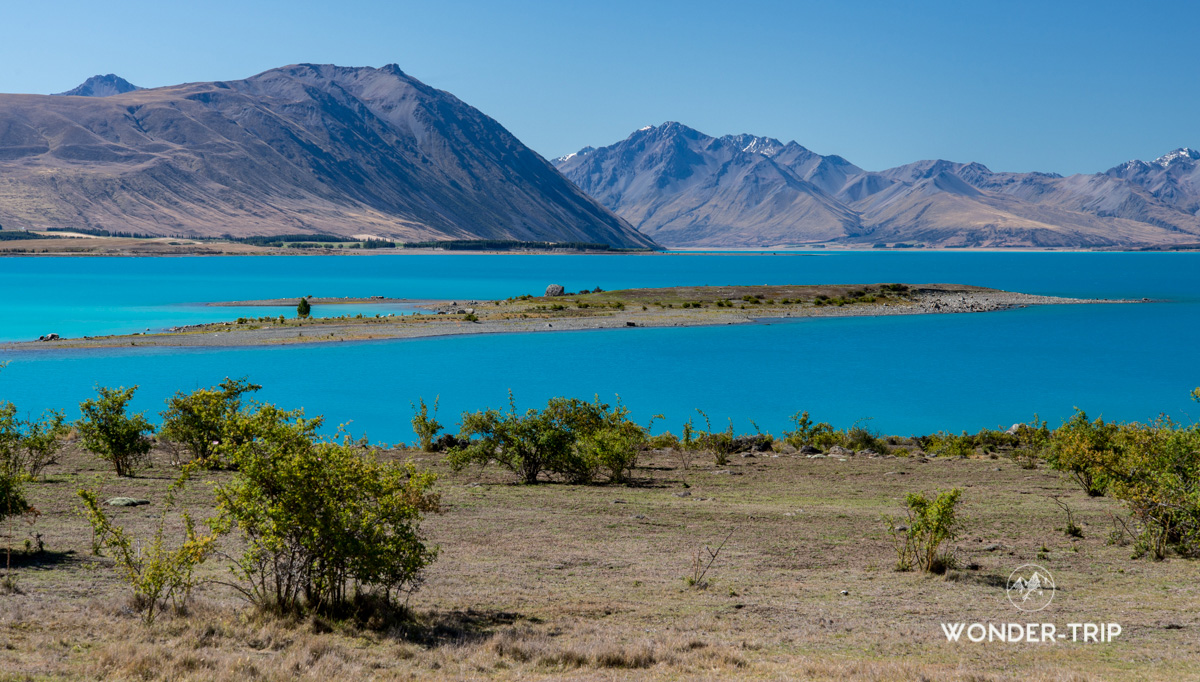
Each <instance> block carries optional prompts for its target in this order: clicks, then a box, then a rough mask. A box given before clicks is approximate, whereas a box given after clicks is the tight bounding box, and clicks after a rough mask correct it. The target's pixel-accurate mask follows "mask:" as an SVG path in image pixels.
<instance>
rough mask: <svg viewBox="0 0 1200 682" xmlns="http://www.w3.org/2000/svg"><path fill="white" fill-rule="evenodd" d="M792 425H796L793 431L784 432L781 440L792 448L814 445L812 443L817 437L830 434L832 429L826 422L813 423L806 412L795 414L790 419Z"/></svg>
mask: <svg viewBox="0 0 1200 682" xmlns="http://www.w3.org/2000/svg"><path fill="white" fill-rule="evenodd" d="M791 420H792V423H793V424H795V425H796V429H795V430H794V431H784V432H783V439H784V441H785V442H787V443H788V444H789V445H791V446H792V447H794V448H797V449H799V448H802V447H804V446H805V445H813V446H815V445H816V444H815V443H814V441H815V440H816V438H817V437H818V436H820V435H821V434H824V433H831V432H832V431H833V427H832V426H830V425H829V424H828V423H826V422H815V423H814V422H813V420H812V419H811V418H809V416H808V412H807V411H805V412H797V413H796V414H793V415H792V417H791Z"/></svg>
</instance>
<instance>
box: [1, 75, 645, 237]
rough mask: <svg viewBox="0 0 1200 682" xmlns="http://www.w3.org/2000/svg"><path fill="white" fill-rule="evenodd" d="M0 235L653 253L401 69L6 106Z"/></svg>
mask: <svg viewBox="0 0 1200 682" xmlns="http://www.w3.org/2000/svg"><path fill="white" fill-rule="evenodd" d="M0 225H2V226H3V228H4V229H9V230H11V229H37V228H46V227H66V228H72V227H74V228H92V229H108V230H111V231H120V232H135V233H146V234H154V235H170V236H219V235H224V234H230V235H234V236H249V235H271V234H295V233H314V232H321V233H331V234H339V235H350V236H371V237H382V238H396V239H402V240H426V239H516V240H528V241H552V242H588V243H598V242H599V243H605V244H609V245H613V246H620V247H649V246H653V241H652V240H651V239H650V238H649V237H647V236H645V235H644V234H642V233H640V232H638V231H637V230H635V229H634V228H633V227H632V226H631V225H630V224H629V223H628V222H626V221H625V220H623V219H621V218H619V217H617V216H616V215H614V214H613V213H612V212H611V211H609V210H608V209H607V208H605V207H604V206H602V205H600V204H599V203H598V202H597V201H595V200H594V199H592V198H591V197H589V196H587V195H586V194H584V193H583V192H582V191H580V190H579V188H577V187H576V186H575V185H573V184H572V183H571V182H569V181H568V180H566V179H565V178H564V177H563V176H562V175H561V174H560V173H559V172H558V171H556V170H555V169H554V167H553V166H552V165H551V164H550V163H549V162H548V161H546V160H545V159H543V158H542V157H541V156H539V155H538V154H536V153H535V152H533V151H532V150H530V149H529V148H528V147H526V146H525V145H524V144H522V143H521V142H520V141H519V140H518V139H517V138H516V137H514V136H513V135H512V134H511V133H509V132H508V131H507V130H505V129H504V127H503V126H501V125H500V124H499V123H497V122H496V121H494V120H492V119H491V118H489V117H487V116H485V115H484V114H482V113H481V112H479V111H478V110H476V109H474V108H473V107H471V106H469V105H467V104H465V103H464V102H462V101H461V100H459V99H458V98H456V97H454V96H453V95H451V94H450V93H447V92H443V91H441V90H437V89H435V88H432V87H430V86H428V85H426V84H424V83H422V82H420V81H419V80H417V79H415V78H413V77H411V76H409V75H407V74H405V73H404V72H403V71H401V70H400V68H399V67H398V66H396V65H389V66H385V67H382V68H378V69H376V68H351V67H339V66H332V65H317V64H298V65H292V66H285V67H282V68H278V69H271V70H270V71H266V72H264V73H261V74H258V75H256V76H252V77H250V78H246V79H244V80H236V81H218V82H207V83H188V84H184V85H176V86H170V87H163V88H151V89H140V88H136V86H133V85H132V84H130V83H128V82H127V81H125V80H124V79H121V78H118V77H116V76H114V75H109V76H97V77H95V78H92V79H89V80H88V81H87V82H86V83H84V84H83V85H81V86H80V87H78V88H75V89H73V90H70V91H68V92H66V93H63V95H10V94H6V95H0Z"/></svg>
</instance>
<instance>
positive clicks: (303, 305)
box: [296, 298, 362, 319]
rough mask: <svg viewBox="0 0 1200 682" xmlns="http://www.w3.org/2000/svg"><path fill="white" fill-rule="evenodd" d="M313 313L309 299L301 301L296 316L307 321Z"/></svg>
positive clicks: (297, 306)
mask: <svg viewBox="0 0 1200 682" xmlns="http://www.w3.org/2000/svg"><path fill="white" fill-rule="evenodd" d="M311 313H312V306H311V305H309V304H308V299H307V298H302V299H300V302H299V303H298V304H297V305H296V315H297V316H298V317H299V318H300V319H305V318H307V317H308V316H309V314H311ZM359 317H362V315H359Z"/></svg>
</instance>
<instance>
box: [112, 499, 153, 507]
mask: <svg viewBox="0 0 1200 682" xmlns="http://www.w3.org/2000/svg"><path fill="white" fill-rule="evenodd" d="M143 504H150V500H142V499H138V498H136V497H114V498H112V499H110V500H109V501H108V505H109V506H111V507H140V506H142V505H143Z"/></svg>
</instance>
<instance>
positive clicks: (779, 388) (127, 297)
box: [0, 252, 1200, 442]
mask: <svg viewBox="0 0 1200 682" xmlns="http://www.w3.org/2000/svg"><path fill="white" fill-rule="evenodd" d="M871 282H914V283H918V282H953V283H962V284H975V285H980V286H990V287H997V288H1001V289H1009V290H1015V291H1023V292H1028V293H1037V294H1055V295H1066V296H1077V297H1093V298H1096V297H1098V298H1136V299H1141V298H1143V297H1146V298H1152V299H1156V301H1155V302H1153V303H1146V304H1137V305H1072V306H1046V307H1037V308H1026V309H1020V310H1013V311H1006V312H1000V313H987V314H961V315H914V316H897V317H870V318H841V319H808V320H796V321H789V322H776V323H770V324H759V325H747V326H736V327H735V326H724V327H710V328H671V329H641V328H639V329H622V330H616V331H581V332H555V333H544V332H543V333H533V334H511V335H480V336H471V337H448V338H441V339H438V338H435V339H417V340H400V341H380V342H364V343H338V344H329V345H308V346H292V347H282V348H234V349H183V350H180V349H141V348H131V349H129V350H125V349H120V350H89V351H70V352H67V351H29V352H17V353H13V352H9V353H7V356H6V357H5V358H3V359H5V360H8V361H9V366H8V367H7V369H5V370H4V371H3V372H2V373H0V400H11V401H13V402H15V403H17V405H18V406H19V408H20V409H21V410H22V411H23V412H38V411H40V410H42V409H45V408H48V407H59V408H65V409H67V411H68V414H71V415H74V414H75V409H74V405H76V404H77V403H78V402H79V401H80V400H82V399H83V398H85V397H88V396H89V395H90V394H91V392H92V388H93V386H94V385H95V384H96V383H99V384H103V385H132V384H138V385H140V387H141V388H140V389H139V394H138V398H137V403H136V407H137V408H138V409H144V410H148V411H151V412H157V411H158V410H160V409H161V405H162V400H163V399H164V398H165V397H167V396H168V395H169V394H171V393H173V392H174V391H176V390H180V389H183V390H190V389H193V388H196V387H200V386H208V385H212V384H215V383H217V382H219V381H220V380H221V379H223V378H224V377H226V376H243V375H245V376H248V377H249V378H250V379H251V380H252V381H254V382H256V383H259V384H263V385H264V386H265V389H264V390H263V391H262V392H261V393H260V394H259V396H260V397H261V398H262V399H264V400H269V401H272V402H276V403H279V404H281V405H283V406H286V407H299V406H303V407H305V408H306V409H307V410H308V412H309V413H310V414H324V415H326V416H327V418H328V419H329V421H330V422H331V423H335V424H336V423H343V422H350V423H351V424H350V428H351V430H352V431H354V432H356V433H365V434H367V435H368V436H369V437H371V438H372V439H373V440H385V441H389V442H390V441H395V440H406V441H407V440H411V439H412V431H411V428H410V426H409V418H410V417H411V408H410V407H409V403H410V402H411V401H413V400H415V399H416V398H418V397H425V398H426V400H432V399H433V398H434V396H438V395H440V397H441V408H442V409H441V413H440V416H441V418H442V421H443V422H449V423H454V422H456V420H457V416H458V414H459V413H460V412H461V411H463V410H466V409H479V408H483V407H487V406H494V407H501V406H504V405H505V404H506V403H507V392H508V390H509V389H511V390H513V392H514V393H515V395H516V398H517V402H518V406H519V407H535V406H540V405H542V404H544V402H545V400H546V399H547V398H549V397H551V396H556V395H566V396H575V397H581V398H591V397H592V396H593V395H595V394H599V395H600V396H601V398H602V399H605V400H611V399H613V397H614V396H615V395H618V394H619V395H620V396H621V398H622V399H623V400H624V402H625V403H626V404H627V405H629V406H630V407H631V408H632V409H633V411H634V414H635V415H636V416H638V417H639V418H640V419H645V418H648V417H649V416H650V415H653V414H656V413H662V414H664V416H665V417H666V421H665V423H664V424H660V426H658V427H656V431H657V430H660V429H661V428H663V427H664V426H665V428H669V429H671V430H672V431H675V432H678V430H679V426H680V424H681V423H682V421H683V420H684V419H686V418H688V416H696V413H695V409H696V408H699V409H702V410H704V411H705V412H706V413H707V414H708V415H709V416H710V417H711V418H712V420H713V425H714V427H716V428H721V427H723V426H725V425H726V424H727V423H728V422H727V420H728V419H732V420H733V424H734V427H735V429H736V430H737V431H739V432H752V431H753V426H752V425H751V420H755V421H756V422H757V424H758V426H759V427H761V428H762V429H763V430H767V431H772V432H775V433H778V432H780V431H782V430H783V428H785V427H786V426H787V418H788V416H789V415H791V414H792V413H794V412H796V411H797V410H801V409H804V410H808V411H810V412H811V413H812V415H813V416H814V417H815V418H817V419H820V420H826V421H831V422H833V423H834V424H835V425H837V426H849V425H851V424H852V423H854V422H855V421H857V420H860V419H870V420H871V421H870V422H868V424H869V426H870V427H871V428H874V429H877V430H879V431H882V432H884V433H899V434H909V433H926V432H931V431H936V430H940V429H948V430H956V431H957V430H962V429H967V430H972V431H974V430H976V429H979V428H981V427H990V428H994V427H996V426H1001V425H1003V426H1008V425H1010V424H1012V423H1014V422H1017V421H1027V420H1029V419H1030V418H1031V417H1032V416H1033V414H1034V413H1035V412H1037V413H1040V415H1041V416H1042V417H1043V418H1046V419H1048V420H1050V422H1051V424H1057V423H1058V422H1060V421H1061V420H1062V419H1063V418H1065V417H1067V416H1069V415H1070V414H1071V413H1072V411H1073V408H1074V407H1075V406H1079V407H1083V408H1085V409H1087V410H1088V411H1089V413H1093V414H1099V413H1103V414H1104V416H1105V417H1106V418H1113V419H1127V420H1133V419H1138V420H1142V419H1147V418H1150V417H1153V416H1155V415H1156V414H1158V413H1159V412H1166V413H1168V414H1170V415H1172V416H1174V417H1177V418H1180V419H1185V420H1190V418H1191V417H1190V415H1192V414H1195V415H1197V416H1200V405H1196V404H1195V403H1192V402H1190V401H1189V400H1188V392H1189V391H1190V390H1191V389H1192V388H1194V387H1195V386H1198V385H1200V359H1198V358H1197V354H1196V341H1197V339H1200V254H1184V253H1180V254H1173V253H1166V254H1150V253H1146V254H1143V253H954V252H950V253H936V252H935V253H929V252H831V253H816V254H804V253H787V254H783V253H781V254H775V255H772V254H660V255H629V256H621V255H607V256H535V255H512V256H483V255H437V256H415V255H393V254H389V255H379V256H355V257H345V256H342V257H338V256H297V257H278V256H275V257H231V258H3V259H0V287H3V290H4V291H6V292H8V296H6V297H5V303H4V307H5V309H4V312H3V316H2V318H0V339H3V340H17V339H28V338H36V337H37V336H38V335H40V334H44V333H47V332H52V331H53V332H57V333H59V334H62V335H64V336H81V335H85V334H91V335H95V334H103V333H119V332H132V331H141V330H143V329H145V328H151V329H160V328H165V327H170V326H174V325H177V324H190V323H195V322H199V321H211V320H222V319H232V318H235V317H238V316H240V315H250V314H254V315H259V314H264V315H265V314H276V315H277V314H279V313H280V312H283V313H286V314H289V315H290V314H293V313H292V311H291V309H282V310H281V309H262V310H249V309H240V308H212V307H205V306H201V305H196V304H197V303H201V302H205V301H218V300H235V299H264V298H298V297H299V296H302V295H306V294H311V295H317V296H370V295H383V296H388V297H395V298H412V299H421V298H449V299H457V300H471V299H493V298H504V297H508V296H514V295H520V294H524V293H539V292H541V291H542V290H543V289H544V288H545V286H546V285H547V284H550V283H557V284H562V285H564V286H566V287H567V288H568V290H577V289H580V288H583V287H587V288H591V287H595V286H600V287H602V288H604V289H618V288H628V287H651V286H670V285H677V284H678V285H703V284H711V285H719V284H785V283H795V284H806V283H871ZM381 309H382V308H381V307H370V308H368V307H366V306H361V307H355V306H347V307H342V306H337V307H336V308H335V307H332V306H328V307H326V306H317V307H316V308H315V309H314V312H316V313H317V314H343V313H345V312H352V313H353V312H365V311H369V312H371V313H372V314H373V313H374V312H377V311H380V310H381ZM397 309H398V310H401V311H403V307H400V308H389V309H383V311H384V312H391V311H395V310H397Z"/></svg>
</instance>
